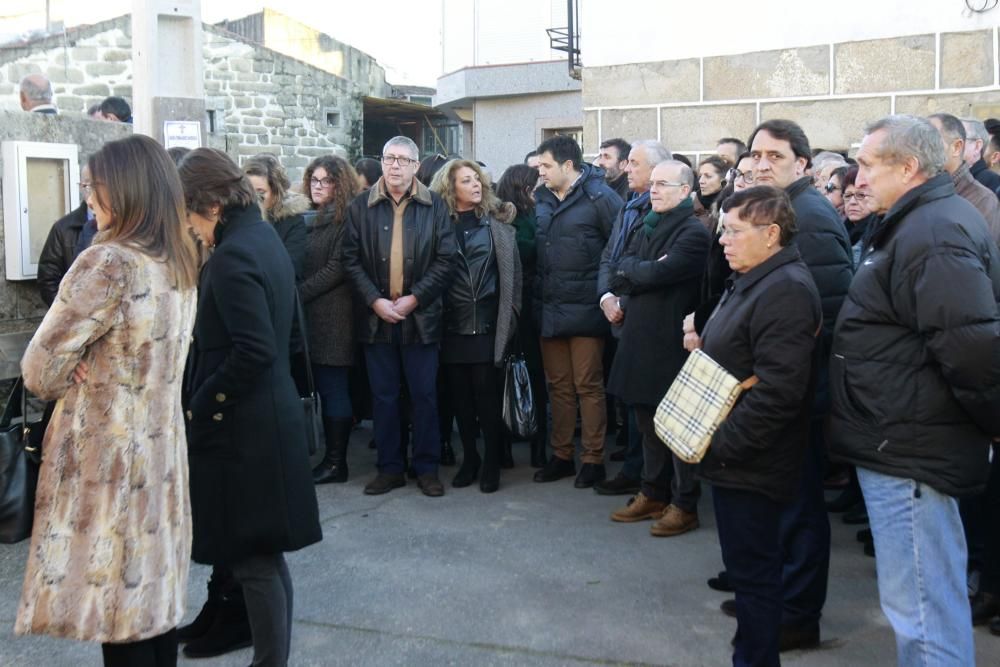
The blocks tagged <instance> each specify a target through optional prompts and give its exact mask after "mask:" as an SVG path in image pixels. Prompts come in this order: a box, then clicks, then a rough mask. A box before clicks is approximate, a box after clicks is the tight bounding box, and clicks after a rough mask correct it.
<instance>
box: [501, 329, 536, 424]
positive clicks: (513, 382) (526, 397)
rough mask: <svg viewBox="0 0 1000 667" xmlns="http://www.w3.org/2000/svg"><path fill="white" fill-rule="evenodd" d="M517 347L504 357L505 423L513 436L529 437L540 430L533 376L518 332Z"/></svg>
mask: <svg viewBox="0 0 1000 667" xmlns="http://www.w3.org/2000/svg"><path fill="white" fill-rule="evenodd" d="M514 339H515V340H516V341H518V342H517V343H515V348H514V350H513V351H512V352H510V353H508V354H507V357H506V359H504V379H503V423H504V426H506V427H507V430H508V431H509V432H510V435H511V437H513V438H515V439H517V440H530V439H532V438H533V437H535V434H536V433H538V408H537V406H536V404H535V397H534V394H533V393H532V391H531V376H530V375H528V363H527V362H526V361H525V360H524V352H523V350H522V349H521V345H520V339H519V338H518V337H517V335H516V333H515V336H514Z"/></svg>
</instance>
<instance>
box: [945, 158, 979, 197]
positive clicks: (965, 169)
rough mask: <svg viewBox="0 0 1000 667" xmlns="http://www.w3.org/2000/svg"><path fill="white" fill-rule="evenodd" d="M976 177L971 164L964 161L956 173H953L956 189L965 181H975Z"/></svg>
mask: <svg viewBox="0 0 1000 667" xmlns="http://www.w3.org/2000/svg"><path fill="white" fill-rule="evenodd" d="M975 180H976V178H975V177H974V176H973V175H972V170H971V169H969V165H967V164H965V162H963V163H962V165H961V166H960V167H959V168H958V169H956V170H955V173H954V174H951V183H952V185H954V186H955V190H956V191H957V190H958V187H959V186H960V185H962V184H963V183H971V182H973V181H975Z"/></svg>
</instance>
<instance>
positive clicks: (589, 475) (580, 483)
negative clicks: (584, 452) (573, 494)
mask: <svg viewBox="0 0 1000 667" xmlns="http://www.w3.org/2000/svg"><path fill="white" fill-rule="evenodd" d="M606 478H607V473H606V472H605V471H604V464H603V463H584V464H583V465H582V466H580V474H579V475H577V476H576V479H575V480H574V481H573V486H575V487H576V488H578V489H589V488H590V487H592V486H593V485H594V484H596V483H597V482H603V481H604V480H605V479H606Z"/></svg>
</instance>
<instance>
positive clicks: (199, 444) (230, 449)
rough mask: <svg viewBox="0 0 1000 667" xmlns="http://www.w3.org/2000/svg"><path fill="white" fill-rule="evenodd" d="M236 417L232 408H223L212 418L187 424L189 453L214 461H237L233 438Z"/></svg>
mask: <svg viewBox="0 0 1000 667" xmlns="http://www.w3.org/2000/svg"><path fill="white" fill-rule="evenodd" d="M234 420H235V416H234V410H233V408H232V407H228V408H222V409H220V410H219V411H218V412H215V413H213V414H212V415H211V416H210V417H206V418H198V419H191V420H189V421H188V422H187V441H188V453H189V454H194V455H197V456H204V457H208V458H213V459H235V458H237V450H236V447H235V442H234V438H233V428H234V426H235V423H234Z"/></svg>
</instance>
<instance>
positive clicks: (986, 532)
mask: <svg viewBox="0 0 1000 667" xmlns="http://www.w3.org/2000/svg"><path fill="white" fill-rule="evenodd" d="M983 510H984V511H983V547H984V549H983V565H982V567H983V570H982V575H981V578H980V580H979V590H981V591H984V592H986V593H990V594H992V595H1000V445H997V444H996V443H994V444H993V462H992V463H991V464H990V479H989V482H988V483H987V485H986V494H985V497H984V499H983Z"/></svg>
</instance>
